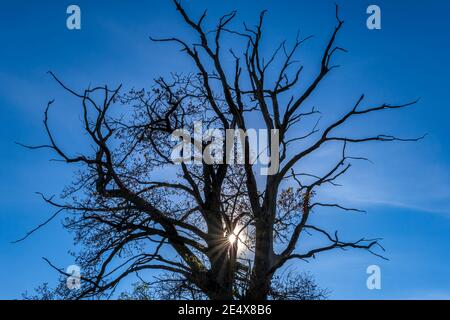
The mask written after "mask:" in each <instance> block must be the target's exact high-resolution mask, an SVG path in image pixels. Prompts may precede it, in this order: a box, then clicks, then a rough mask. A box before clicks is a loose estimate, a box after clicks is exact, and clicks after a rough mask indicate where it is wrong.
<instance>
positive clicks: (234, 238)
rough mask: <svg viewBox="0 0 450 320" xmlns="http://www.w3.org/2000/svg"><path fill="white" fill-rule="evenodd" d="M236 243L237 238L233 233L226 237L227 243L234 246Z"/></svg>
mask: <svg viewBox="0 0 450 320" xmlns="http://www.w3.org/2000/svg"><path fill="white" fill-rule="evenodd" d="M236 241H237V237H236V235H235V234H234V233H232V234H230V235H229V236H228V242H229V243H231V244H234V243H235V242H236Z"/></svg>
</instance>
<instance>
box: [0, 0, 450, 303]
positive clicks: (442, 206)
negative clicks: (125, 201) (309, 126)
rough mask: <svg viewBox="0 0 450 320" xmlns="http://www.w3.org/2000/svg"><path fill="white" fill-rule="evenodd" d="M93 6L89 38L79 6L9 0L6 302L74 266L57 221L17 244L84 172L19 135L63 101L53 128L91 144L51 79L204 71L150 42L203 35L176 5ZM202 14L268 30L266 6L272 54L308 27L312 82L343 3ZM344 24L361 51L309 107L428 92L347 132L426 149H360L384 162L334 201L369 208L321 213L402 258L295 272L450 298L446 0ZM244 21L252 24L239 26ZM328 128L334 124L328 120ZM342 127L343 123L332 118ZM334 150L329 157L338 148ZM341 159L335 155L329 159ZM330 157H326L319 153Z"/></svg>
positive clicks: (390, 4) (2, 249)
mask: <svg viewBox="0 0 450 320" xmlns="http://www.w3.org/2000/svg"><path fill="white" fill-rule="evenodd" d="M73 3H75V4H78V5H79V6H80V7H81V10H82V30H80V31H69V30H67V29H66V27H65V20H66V17H67V15H66V13H65V12H66V8H67V6H68V5H69V4H72V2H70V3H69V2H67V1H58V2H56V1H23V0H19V1H14V2H12V1H10V2H8V3H6V1H5V2H4V1H2V3H1V10H0V29H1V33H0V34H1V46H2V49H1V50H0V108H1V112H0V115H1V122H2V123H1V126H0V145H1V148H0V153H1V154H0V179H1V180H0V298H2V299H5V298H19V297H20V294H21V293H22V292H24V291H26V290H28V291H31V290H32V289H33V288H35V287H36V286H37V285H39V284H40V283H42V282H50V283H54V282H55V279H56V278H57V275H56V274H55V273H54V271H53V270H51V269H50V268H49V267H48V266H47V265H46V264H45V263H44V262H43V261H42V259H41V257H43V256H46V257H48V258H50V259H51V260H53V261H54V262H55V263H56V264H58V265H60V266H68V265H70V264H72V263H73V258H72V257H71V256H70V255H69V254H67V251H68V250H70V249H71V248H73V243H72V238H71V236H70V235H69V234H67V233H66V232H65V231H64V230H63V229H62V228H61V226H60V224H59V223H58V221H54V222H52V223H51V224H49V225H48V226H46V227H45V228H44V229H42V230H41V231H40V232H39V233H36V234H34V235H33V236H32V237H30V238H29V239H28V240H26V241H25V242H22V243H19V244H11V243H10V241H11V240H14V239H17V238H19V237H21V236H22V235H23V234H24V233H25V232H26V231H27V230H29V229H30V228H32V227H33V226H35V225H36V224H38V223H40V222H41V221H42V220H44V219H46V218H47V217H48V216H49V215H50V214H51V213H52V212H53V209H52V208H50V207H49V206H47V205H45V204H43V203H42V201H41V200H40V199H39V197H38V196H36V195H35V192H36V191H41V192H44V193H46V194H48V195H52V194H58V193H59V192H60V191H61V189H62V188H63V187H64V185H66V184H67V183H68V182H69V181H70V180H71V178H72V172H71V171H70V169H69V168H68V167H67V166H66V165H64V164H61V163H55V162H49V161H48V160H49V158H50V157H51V155H50V153H49V152H47V151H29V150H24V149H22V148H20V147H18V146H17V145H15V144H14V141H20V142H24V143H42V142H45V135H44V130H43V127H42V113H43V110H44V107H45V104H46V102H47V101H48V100H49V99H51V98H55V99H56V105H57V106H58V107H57V108H55V110H54V112H53V114H52V120H51V121H52V126H53V128H54V129H55V131H56V132H58V134H59V138H60V142H61V143H62V144H63V145H65V146H67V147H69V146H77V145H79V144H80V143H81V140H82V137H80V136H79V134H78V133H79V131H78V129H77V128H78V126H79V121H78V114H77V109H76V105H75V104H74V101H72V100H70V99H67V96H65V95H64V92H62V91H61V90H60V89H59V88H58V87H57V85H56V84H55V83H54V82H53V81H52V80H51V79H50V77H49V76H48V75H47V74H46V72H47V71H48V70H52V71H54V72H55V73H56V74H58V75H59V76H60V77H61V78H62V79H64V80H65V81H66V82H67V83H68V84H70V85H71V86H72V87H74V88H78V89H81V88H85V87H87V86H88V85H89V84H92V85H96V84H99V85H102V84H105V83H107V84H109V85H111V86H113V85H117V84H119V83H123V84H124V86H125V87H126V88H131V87H133V86H135V87H138V88H142V87H148V86H149V85H151V83H152V79H153V78H154V77H156V76H159V75H166V74H168V73H169V72H171V71H190V70H192V64H191V63H190V61H189V60H188V59H186V58H185V57H184V56H183V55H181V54H180V53H179V52H178V50H177V49H176V48H175V47H174V46H171V45H161V44H155V43H152V42H150V41H149V40H148V36H149V35H153V36H165V35H173V34H176V35H180V36H183V37H187V38H192V33H190V32H189V30H187V29H186V28H185V26H184V24H183V22H182V21H181V19H180V17H179V16H178V15H177V14H176V12H175V10H174V8H173V5H172V3H171V1H162V0H161V1H75V2H73ZM186 3H187V4H188V5H187V8H188V10H189V11H190V12H192V13H194V14H200V13H201V12H202V11H203V9H204V8H208V9H209V13H210V17H209V20H208V22H210V23H211V22H215V20H214V18H217V17H218V16H219V15H221V14H223V13H226V12H228V11H230V10H231V9H237V10H238V11H239V15H238V19H239V21H242V20H245V21H247V22H249V24H250V23H251V24H253V22H256V19H257V17H258V13H259V11H261V10H262V9H268V10H269V12H268V15H267V20H266V25H265V31H266V36H265V37H266V38H265V39H266V41H267V42H266V45H267V49H269V48H271V47H272V46H274V45H275V44H276V43H277V42H279V41H281V40H284V39H292V38H293V37H294V36H295V34H296V32H297V30H298V29H300V31H301V33H302V34H303V35H310V34H314V35H315V37H314V39H313V40H312V41H311V42H310V43H308V44H307V45H306V46H305V47H304V48H303V49H302V51H301V55H300V57H301V59H302V60H303V61H304V64H305V68H306V69H305V71H306V74H307V75H308V74H309V75H312V74H314V72H315V70H317V69H315V68H317V66H318V61H319V59H318V55H317V54H318V53H319V51H320V50H321V49H322V48H323V46H324V43H325V41H326V40H327V39H328V36H329V34H330V32H331V31H332V28H333V27H334V23H335V20H334V1H287V0H277V1H268V0H259V1H248V0H240V1H236V0H227V1H214V2H213V1H200V0H195V1H189V2H187V1H186ZM339 3H340V6H341V16H342V18H343V19H344V20H345V21H346V22H345V27H344V29H343V31H342V33H341V35H340V36H339V38H338V44H339V45H341V46H344V47H345V48H347V49H348V50H349V54H346V55H340V56H339V57H338V58H337V61H338V62H339V64H341V65H342V67H341V68H340V69H338V70H336V72H334V73H333V74H332V75H331V76H330V77H329V78H328V79H327V81H325V83H324V84H323V85H322V86H321V88H320V90H321V91H320V92H321V93H320V94H317V96H314V97H313V100H312V101H311V103H314V104H315V105H317V107H318V108H320V109H321V110H322V111H330V112H331V115H339V114H342V112H344V110H347V109H348V108H349V107H350V106H351V105H352V103H354V102H355V100H356V99H357V97H358V96H359V95H360V94H361V93H366V96H367V99H368V101H369V102H373V103H383V102H391V103H402V102H405V101H409V100H411V99H415V98H417V97H421V100H420V103H419V104H418V105H417V106H415V107H413V108H411V109H409V110H408V111H406V112H405V111H403V112H397V111H395V112H392V113H385V114H383V115H380V116H376V117H373V118H370V119H368V120H367V121H365V122H363V123H362V124H356V123H354V124H353V126H350V127H347V130H348V131H347V132H348V133H353V132H355V133H360V132H361V133H368V132H373V131H374V130H375V129H376V128H379V127H381V126H382V127H383V128H385V129H384V130H383V133H394V132H395V133H397V134H398V135H403V136H417V135H421V134H422V133H428V136H427V138H426V139H425V140H423V141H421V142H419V143H415V144H397V143H396V144H383V145H379V144H371V145H367V146H364V147H358V148H354V149H352V152H357V153H358V155H365V156H368V157H370V158H371V159H372V160H373V162H374V164H367V163H364V164H359V165H356V166H355V168H354V171H353V172H352V173H351V174H350V175H349V176H348V178H346V179H345V181H343V183H344V186H343V187H341V188H339V189H338V190H328V191H327V190H325V191H326V192H325V194H324V196H325V197H328V198H338V199H341V200H342V202H343V203H345V204H348V205H353V206H354V205H357V206H358V207H359V208H362V209H365V210H367V211H368V213H367V214H363V215H349V214H344V213H334V212H332V211H323V212H320V213H318V214H317V215H315V216H314V217H313V219H315V221H316V222H317V223H320V224H321V225H323V226H327V227H329V228H330V229H331V230H333V229H339V230H340V231H341V233H340V234H341V235H342V236H346V237H347V239H352V238H353V239H354V238H358V237H360V236H367V237H382V238H384V241H383V244H384V246H385V248H386V250H387V252H386V256H387V257H388V258H389V259H390V261H388V262H385V261H382V260H380V259H378V258H376V257H374V256H371V255H369V254H367V253H364V252H357V251H348V252H345V253H342V252H335V253H329V254H324V255H320V256H318V258H317V259H316V260H315V261H313V262H311V263H309V264H305V263H295V264H292V265H291V267H292V268H297V269H298V270H306V271H310V272H311V273H312V274H313V275H315V276H316V278H317V280H318V282H319V284H320V285H321V286H323V287H327V288H329V289H330V290H331V291H332V295H331V298H336V299H349V298H354V299H360V298H364V299H372V298H381V299H384V298H394V299H396V298H399V299H414V298H425V299H428V298H431V299H432V298H437V299H440V298H441V299H442V298H443V299H449V298H450V270H449V264H450V250H449V249H448V246H449V244H450V232H449V231H450V146H449V143H448V142H449V138H450V134H449V133H450V129H449V127H448V119H449V117H450V109H449V107H450V106H449V100H450V99H449V89H450V80H449V74H450V63H449V60H448V52H449V51H450V31H449V28H448V16H449V15H450V2H448V1H437V0H434V1H417V0H416V1H406V0H397V1H380V0H378V1H373V2H372V1H370V2H368V1H348V0H346V1H344V0H343V1H340V2H339ZM370 4H378V5H379V6H380V7H381V10H382V30H380V31H369V30H368V29H367V28H366V27H365V20H366V18H367V15H366V13H365V11H366V8H367V6H368V5H370ZM239 26H240V25H239ZM325 120H326V119H325ZM328 120H331V118H328ZM328 152H329V151H328ZM329 156H330V154H329V153H327V151H324V152H323V153H322V154H321V155H320V156H319V160H317V161H323V162H324V161H326V160H327V159H328V157H329ZM320 157H322V159H320ZM370 264H378V265H380V267H381V271H382V289H381V290H374V291H370V290H368V289H367V288H366V278H367V275H366V273H365V271H366V268H367V266H368V265H370Z"/></svg>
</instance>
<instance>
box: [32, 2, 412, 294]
mask: <svg viewBox="0 0 450 320" xmlns="http://www.w3.org/2000/svg"><path fill="white" fill-rule="evenodd" d="M174 4H175V7H176V10H177V11H178V12H179V14H180V16H181V18H182V19H183V20H184V21H185V23H186V25H187V27H188V28H190V29H192V31H193V32H194V34H195V35H196V36H197V37H198V41H196V42H194V43H188V42H187V41H184V40H183V39H181V38H176V37H168V38H152V40H153V41H155V42H169V43H174V44H175V45H176V46H177V47H179V48H181V51H182V53H181V54H183V55H187V56H188V57H189V58H190V59H191V60H192V62H193V66H194V70H193V73H192V74H187V75H186V74H184V75H182V74H174V75H173V76H172V78H170V79H163V78H159V79H157V80H156V81H155V85H154V87H153V88H152V89H151V90H148V91H147V90H131V91H128V92H123V90H122V88H121V86H119V87H118V88H115V89H110V88H108V87H107V86H104V87H94V88H88V89H86V90H84V91H83V92H77V91H76V90H73V89H71V88H70V87H69V86H67V85H66V84H65V82H63V81H61V80H60V79H59V78H58V77H56V76H55V75H54V74H53V73H50V74H51V75H52V76H53V78H54V79H55V80H56V81H57V82H58V83H59V84H60V85H61V87H62V88H63V89H64V90H66V91H67V92H68V93H69V94H70V95H72V96H75V97H76V98H78V99H79V101H80V104H81V113H82V122H83V128H84V131H85V133H86V138H87V139H89V144H90V145H91V147H92V150H93V151H92V152H91V153H80V151H79V150H76V146H72V150H67V149H69V148H64V147H62V146H60V145H59V144H58V139H57V137H55V136H54V135H53V134H52V131H51V129H50V125H49V112H50V109H51V106H52V104H53V101H51V102H49V104H48V106H47V109H46V111H45V117H44V125H45V129H46V131H47V133H48V137H49V143H48V144H46V145H40V146H28V148H34V149H36V148H50V149H52V150H53V151H54V152H55V153H56V155H57V156H58V157H59V158H60V159H61V160H63V161H65V162H66V163H68V164H75V165H77V168H81V169H80V171H79V174H78V177H77V179H76V181H74V182H73V184H71V185H70V186H69V187H67V189H66V190H65V191H64V193H63V194H62V197H61V199H60V200H55V199H54V198H52V197H47V196H44V195H42V197H43V199H44V200H45V201H46V202H47V203H49V204H51V205H53V206H55V207H56V208H57V209H58V211H57V212H56V213H55V215H54V216H52V217H51V218H50V219H52V218H54V217H55V216H56V215H57V214H58V213H59V212H62V211H65V212H67V217H66V219H65V220H64V226H65V227H66V228H67V229H68V230H70V231H72V232H74V234H75V239H76V241H77V242H78V243H79V244H81V245H82V247H83V250H82V251H81V252H80V253H79V255H78V256H77V262H76V263H77V264H78V265H79V266H80V267H81V270H82V276H81V288H80V289H78V290H68V289H67V288H66V287H65V283H64V282H63V283H62V284H61V285H60V286H59V287H58V289H57V291H58V292H59V294H60V296H64V297H67V298H88V297H108V296H110V295H111V294H112V293H113V292H114V290H115V288H116V287H117V285H118V284H119V283H120V282H121V281H122V280H124V279H125V278H127V277H129V276H131V275H137V276H138V277H139V278H140V279H141V280H142V283H141V285H140V287H139V288H138V291H137V293H136V292H135V293H136V296H139V292H141V293H142V292H147V291H146V290H149V287H148V286H149V285H151V284H153V285H155V286H157V288H162V289H161V290H163V291H165V294H166V297H172V298H173V297H190V298H198V299H200V298H208V299H251V300H259V299H267V298H272V299H302V297H310V298H311V299H314V298H321V297H324V292H323V291H321V290H320V289H318V288H317V287H316V286H315V285H312V284H313V282H312V281H309V280H308V279H309V278H308V277H306V278H305V277H303V276H302V275H301V274H297V275H292V274H291V275H290V276H289V277H287V278H283V277H282V276H279V275H278V274H279V272H280V270H283V266H285V264H286V263H287V262H288V261H293V260H308V259H310V258H314V257H316V255H318V254H321V253H324V252H327V251H331V250H334V249H343V250H345V249H363V250H367V251H369V252H370V253H372V254H375V255H377V256H379V257H381V258H383V257H382V255H381V254H380V252H382V251H383V250H384V249H383V248H382V247H381V245H380V244H379V239H366V238H360V239H357V240H343V239H342V238H341V237H340V236H339V235H338V233H337V232H334V231H327V230H325V229H324V228H322V227H320V226H317V225H313V224H311V223H310V219H309V217H310V215H311V212H312V211H313V210H315V209H317V208H319V207H328V208H333V209H336V210H344V211H355V212H359V211H361V210H358V209H354V208H348V207H346V206H344V205H341V204H338V203H325V202H321V201H319V200H318V197H317V194H318V192H319V191H320V188H321V187H323V186H325V185H329V186H335V185H337V180H338V179H339V178H340V177H341V176H343V175H344V174H346V173H347V172H348V170H349V169H350V167H351V163H352V162H353V161H359V160H367V159H366V158H364V157H355V156H349V155H348V154H347V151H346V148H347V146H348V145H350V144H357V143H366V142H371V141H380V142H388V141H417V140H418V139H420V138H415V139H401V138H398V137H395V136H392V135H384V134H379V135H374V136H367V137H358V136H342V135H339V134H338V133H336V132H337V131H338V129H339V128H341V127H344V125H346V123H347V122H348V121H349V120H350V119H354V118H355V119H356V118H359V117H360V116H361V117H362V116H367V115H369V114H372V113H376V112H381V111H387V110H392V109H398V108H404V107H407V106H410V105H412V104H414V103H416V101H413V102H409V103H406V104H400V105H389V104H382V105H377V106H364V95H362V96H361V97H359V98H357V99H355V101H356V102H355V104H354V105H353V106H351V107H350V108H349V111H347V112H346V113H345V114H343V115H340V116H337V117H336V120H334V121H333V122H332V123H331V124H328V125H327V126H325V127H323V128H321V126H320V122H319V119H320V117H319V115H320V112H319V111H318V110H316V109H315V108H310V107H309V106H307V105H308V99H309V98H310V96H311V95H312V94H313V93H315V92H316V91H317V89H318V88H319V85H320V83H321V82H322V81H323V80H324V79H326V77H327V75H328V74H329V73H330V72H331V71H333V70H334V69H335V68H337V65H336V64H334V60H335V55H336V54H338V53H339V52H343V53H345V52H346V50H345V49H344V48H342V47H340V46H338V45H336V39H337V36H338V33H339V32H340V30H341V29H342V26H343V23H344V22H343V21H342V20H341V19H340V17H339V12H338V7H337V6H336V26H335V28H334V30H332V32H331V37H330V38H329V40H328V42H327V43H326V44H325V48H324V51H323V54H322V56H321V57H320V59H321V60H320V69H319V70H317V73H316V76H315V77H314V78H313V79H312V80H311V81H310V82H308V81H307V80H303V77H302V70H303V66H301V65H299V63H298V62H297V61H296V60H295V56H296V54H297V51H298V49H299V48H300V47H301V46H302V45H303V44H304V43H305V41H307V40H308V39H309V38H310V37H306V38H300V37H297V39H295V41H294V42H293V45H292V46H289V45H288V44H287V43H286V42H282V43H281V44H280V45H279V47H278V49H277V50H276V51H275V52H273V53H272V54H270V55H269V56H267V57H266V58H264V57H263V56H264V53H265V52H263V50H262V49H261V44H262V42H263V21H264V17H265V13H266V12H265V11H264V12H261V14H260V16H259V21H258V23H257V25H256V26H255V27H248V26H247V25H246V24H244V27H243V30H242V31H237V30H235V29H233V28H232V24H233V21H234V19H235V17H236V12H231V13H229V14H226V15H224V16H222V17H221V18H220V20H219V21H218V23H217V25H216V26H215V28H214V29H213V30H212V31H209V30H206V27H205V24H206V22H205V21H206V16H207V15H206V11H205V13H203V14H202V15H201V16H200V18H199V19H193V18H192V17H190V15H189V14H188V13H187V11H186V10H185V9H184V7H183V6H182V5H181V3H180V2H179V1H174ZM225 36H227V37H232V38H233V39H234V42H233V43H235V44H236V46H235V47H234V48H230V49H229V50H226V49H224V48H223V43H224V41H223V38H224V37H225ZM240 48H243V53H242V54H238V51H240V50H241V49H240ZM230 61H232V62H231V63H230ZM112 109H114V110H116V111H112ZM255 118H256V119H261V121H260V123H262V126H263V128H265V129H268V130H277V132H278V138H279V145H277V146H276V148H274V147H273V145H272V144H271V143H270V142H272V141H273V140H272V141H268V142H269V143H268V145H269V147H268V150H267V153H268V154H269V155H272V156H276V157H277V158H278V159H279V168H278V170H277V171H276V172H275V174H272V175H267V176H263V175H260V174H258V172H257V170H256V169H257V168H258V166H257V164H256V163H251V162H250V161H245V163H242V164H228V163H226V161H225V160H226V159H223V160H224V161H222V163H213V164H208V163H206V161H201V162H194V163H193V164H187V163H184V162H182V163H178V164H174V163H173V161H172V159H171V153H172V151H173V148H174V146H175V145H176V144H177V143H178V142H177V141H172V140H171V135H172V133H173V132H174V131H175V130H181V129H186V130H190V131H192V132H193V131H194V122H195V121H201V122H202V123H203V126H204V128H205V129H210V128H218V129H222V130H226V129H241V130H243V131H246V130H247V129H248V128H251V123H254V119H255ZM300 132H303V133H302V134H300V135H299V133H300ZM296 135H298V136H296ZM267 139H268V140H271V139H272V138H271V136H269V137H268V138H267ZM209 143H211V141H206V142H205V141H204V142H203V143H202V145H201V146H198V144H197V145H196V147H197V148H202V150H203V149H205V148H206V147H207V146H208V145H209ZM329 144H335V145H337V146H339V147H340V150H342V151H340V152H338V153H337V154H336V160H332V159H331V158H330V160H329V163H328V169H327V170H325V172H322V173H321V174H317V173H311V172H309V173H308V172H301V171H299V168H298V163H299V162H300V161H302V160H304V159H305V158H309V157H311V156H313V155H314V154H316V153H317V152H318V151H319V150H321V149H322V148H323V146H325V145H329ZM242 146H243V149H242V152H243V154H244V156H245V159H246V160H249V159H250V146H249V139H248V136H245V141H244V143H243V144H242ZM224 148H225V146H224ZM75 154H76V155H75ZM224 157H225V156H224ZM42 225H44V224H42ZM42 225H41V226H42ZM39 227H40V226H38V228H39ZM38 228H36V229H35V230H37V229H38ZM35 230H33V231H31V232H29V233H28V234H27V236H29V235H30V234H31V233H33V232H34V231H35ZM304 235H309V236H312V237H320V238H321V239H322V241H327V243H326V244H324V245H323V246H319V247H315V248H312V249H309V250H305V247H306V246H303V245H302V244H303V243H304V242H302V239H303V238H302V236H304ZM305 241H306V240H305ZM47 262H48V263H49V264H50V265H51V266H53V267H54V268H55V269H56V270H58V271H59V272H60V273H61V274H62V275H63V276H67V274H66V273H65V271H64V270H63V269H60V268H58V267H56V266H54V265H53V264H52V263H51V262H50V261H48V260H47ZM157 272H161V273H157ZM155 274H159V275H160V276H157V278H156V279H157V280H154V279H155V278H154V277H155ZM161 274H163V276H161ZM150 279H153V280H150ZM305 279H306V280H305ZM308 281H309V282H308ZM173 283H175V284H176V285H175V286H173V285H172V284H173ZM144 284H145V285H144ZM308 288H309V289H308ZM161 290H160V292H161ZM171 290H172V291H171ZM302 290H311V291H310V292H312V294H309V295H305V294H304V292H307V291H302Z"/></svg>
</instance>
